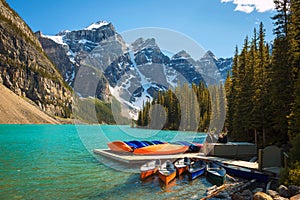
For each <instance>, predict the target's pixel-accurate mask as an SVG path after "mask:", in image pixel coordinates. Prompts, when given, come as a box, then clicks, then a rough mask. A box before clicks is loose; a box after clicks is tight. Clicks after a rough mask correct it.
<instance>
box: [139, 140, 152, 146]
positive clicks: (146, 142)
mask: <svg viewBox="0 0 300 200" xmlns="http://www.w3.org/2000/svg"><path fill="white" fill-rule="evenodd" d="M142 142H143V143H145V144H147V145H148V146H149V145H155V144H154V143H153V142H152V141H146V140H143V141H142Z"/></svg>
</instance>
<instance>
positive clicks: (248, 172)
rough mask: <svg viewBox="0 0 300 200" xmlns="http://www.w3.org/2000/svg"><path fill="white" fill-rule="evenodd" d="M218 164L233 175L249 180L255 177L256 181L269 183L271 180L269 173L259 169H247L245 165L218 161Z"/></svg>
mask: <svg viewBox="0 0 300 200" xmlns="http://www.w3.org/2000/svg"><path fill="white" fill-rule="evenodd" d="M217 164H218V165H219V166H221V167H223V168H224V169H225V170H226V172H227V173H228V174H229V175H232V176H237V177H240V178H244V179H247V180H253V179H255V180H256V181H258V182H262V183H267V182H268V180H269V176H268V175H266V174H264V173H262V172H260V171H257V170H253V169H247V168H245V167H238V166H229V165H225V164H222V163H220V162H217Z"/></svg>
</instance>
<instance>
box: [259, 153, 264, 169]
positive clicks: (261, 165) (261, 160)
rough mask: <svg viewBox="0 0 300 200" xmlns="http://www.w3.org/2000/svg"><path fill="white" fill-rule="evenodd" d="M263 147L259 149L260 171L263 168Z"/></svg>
mask: <svg viewBox="0 0 300 200" xmlns="http://www.w3.org/2000/svg"><path fill="white" fill-rule="evenodd" d="M263 153H264V151H263V149H259V150H258V170H259V171H262V168H263V163H262V162H263Z"/></svg>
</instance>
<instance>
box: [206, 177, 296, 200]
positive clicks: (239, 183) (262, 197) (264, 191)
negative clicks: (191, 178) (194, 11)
mask: <svg viewBox="0 0 300 200" xmlns="http://www.w3.org/2000/svg"><path fill="white" fill-rule="evenodd" d="M206 194H207V196H206V197H205V198H202V200H206V199H211V200H212V199H224V200H225V199H226V200H227V199H228V200H229V199H232V200H300V186H296V185H289V186H285V185H279V186H278V184H277V182H273V181H272V182H270V183H268V184H267V185H265V184H264V183H258V182H256V181H255V180H251V181H248V180H236V181H234V182H233V183H226V184H224V185H222V186H219V187H217V186H212V187H210V188H208V189H207V192H206Z"/></svg>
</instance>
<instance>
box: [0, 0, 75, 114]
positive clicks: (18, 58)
mask: <svg viewBox="0 0 300 200" xmlns="http://www.w3.org/2000/svg"><path fill="white" fill-rule="evenodd" d="M0 83H1V84H3V85H5V86H6V87H7V88H9V89H10V90H11V91H13V92H14V93H16V94H17V95H19V96H22V97H25V98H29V99H31V100H32V101H33V102H34V103H35V104H37V105H38V106H39V108H40V109H41V110H43V111H45V112H47V113H49V114H51V115H55V116H60V117H69V116H70V114H71V104H72V92H71V89H70V88H69V87H68V86H67V85H66V84H65V82H64V80H63V78H62V77H61V75H60V73H59V72H58V70H57V69H56V67H55V66H54V65H53V64H52V62H51V61H50V60H49V59H48V58H47V56H46V54H45V52H44V51H43V49H42V46H41V44H40V42H39V41H38V39H37V37H36V36H35V35H34V33H33V32H32V31H31V29H30V28H29V27H28V26H27V25H26V23H25V22H24V21H23V20H22V19H21V18H20V17H19V15H18V14H17V13H16V12H14V11H13V10H12V9H11V8H10V7H9V5H8V4H7V3H6V2H5V1H4V0H1V1H0Z"/></svg>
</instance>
